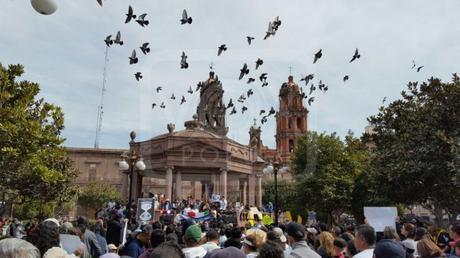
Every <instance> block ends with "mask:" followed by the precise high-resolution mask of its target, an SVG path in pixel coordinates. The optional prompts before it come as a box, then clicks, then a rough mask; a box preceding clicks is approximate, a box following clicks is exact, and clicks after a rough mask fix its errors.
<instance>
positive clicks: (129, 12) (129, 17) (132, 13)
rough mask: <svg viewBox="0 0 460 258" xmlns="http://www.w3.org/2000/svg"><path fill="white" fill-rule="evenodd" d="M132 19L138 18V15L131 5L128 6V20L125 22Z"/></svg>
mask: <svg viewBox="0 0 460 258" xmlns="http://www.w3.org/2000/svg"><path fill="white" fill-rule="evenodd" d="M132 19H136V15H135V14H134V12H133V8H132V7H131V5H130V6H129V7H128V13H127V14H126V20H125V23H128V22H130V21H131V20H132Z"/></svg>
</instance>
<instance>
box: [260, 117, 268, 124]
mask: <svg viewBox="0 0 460 258" xmlns="http://www.w3.org/2000/svg"><path fill="white" fill-rule="evenodd" d="M267 120H268V119H267V116H263V117H262V119H261V120H260V123H261V124H265V123H266V122H267Z"/></svg>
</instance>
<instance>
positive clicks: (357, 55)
mask: <svg viewBox="0 0 460 258" xmlns="http://www.w3.org/2000/svg"><path fill="white" fill-rule="evenodd" d="M360 57H361V55H360V54H359V53H358V49H356V50H355V53H354V54H353V57H352V58H351V60H350V63H351V62H353V61H355V60H356V59H359V58H360Z"/></svg>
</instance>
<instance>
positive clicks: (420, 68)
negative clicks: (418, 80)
mask: <svg viewBox="0 0 460 258" xmlns="http://www.w3.org/2000/svg"><path fill="white" fill-rule="evenodd" d="M422 68H423V65H422V66H419V67H417V73H418V72H420V70H422Z"/></svg>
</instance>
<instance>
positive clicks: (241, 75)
mask: <svg viewBox="0 0 460 258" xmlns="http://www.w3.org/2000/svg"><path fill="white" fill-rule="evenodd" d="M248 73H249V69H248V65H247V64H246V63H244V65H243V68H241V69H240V77H239V80H241V79H243V77H244V76H245V75H246V74H248Z"/></svg>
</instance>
